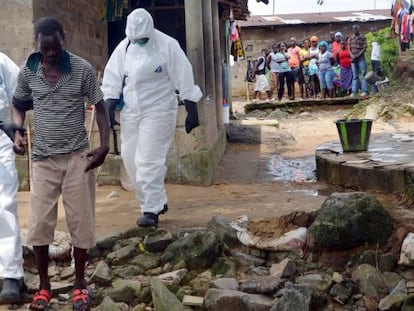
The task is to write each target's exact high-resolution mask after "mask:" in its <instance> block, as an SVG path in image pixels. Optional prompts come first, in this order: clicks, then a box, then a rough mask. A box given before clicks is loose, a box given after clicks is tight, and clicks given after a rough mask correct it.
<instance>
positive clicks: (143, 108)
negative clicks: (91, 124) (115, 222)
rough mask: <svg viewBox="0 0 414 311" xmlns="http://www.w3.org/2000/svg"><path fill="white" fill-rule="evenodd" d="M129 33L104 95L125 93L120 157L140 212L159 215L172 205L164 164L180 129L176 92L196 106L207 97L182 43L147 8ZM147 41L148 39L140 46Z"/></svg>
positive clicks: (111, 65)
mask: <svg viewBox="0 0 414 311" xmlns="http://www.w3.org/2000/svg"><path fill="white" fill-rule="evenodd" d="M125 33H126V38H125V39H124V40H123V41H121V42H120V43H119V45H118V46H117V47H116V49H115V50H114V52H113V53H112V55H111V57H110V59H109V61H108V63H107V65H106V68H105V71H104V76H103V82H102V91H103V93H104V99H105V100H106V101H107V100H110V99H118V98H119V97H120V94H121V93H123V97H124V106H123V108H122V110H121V113H120V122H121V155H122V158H123V161H124V164H125V167H126V170H127V172H128V175H129V177H130V178H131V182H132V184H133V185H134V189H135V192H136V195H137V197H138V199H139V201H140V203H141V211H142V212H143V213H153V214H155V215H158V214H159V213H160V212H161V211H163V209H164V206H165V204H166V203H167V195H166V192H165V186H164V179H165V175H166V171H167V167H166V165H165V162H166V156H167V153H168V149H169V148H170V146H171V143H172V140H173V137H174V132H175V126H176V115H177V107H178V105H177V104H178V103H177V94H176V93H175V91H178V93H179V95H178V96H179V97H180V99H181V100H187V101H191V102H194V105H195V103H196V102H198V101H199V100H200V99H201V97H202V93H201V91H200V88H199V87H198V86H197V85H195V84H194V77H193V71H192V66H191V64H190V62H189V60H188V59H187V57H186V55H185V53H184V52H183V50H182V49H181V47H180V45H179V44H178V42H177V41H176V40H175V39H173V38H171V37H169V36H167V35H166V34H164V33H162V32H160V31H158V30H156V29H155V28H154V23H153V19H152V17H151V15H150V14H149V13H148V12H147V11H146V10H144V9H136V10H134V11H133V12H132V13H130V14H129V15H128V18H127V23H126V30H125ZM143 38H148V39H149V40H148V42H147V43H146V44H141V45H140V44H139V39H143ZM124 78H125V79H124ZM144 215H145V214H144Z"/></svg>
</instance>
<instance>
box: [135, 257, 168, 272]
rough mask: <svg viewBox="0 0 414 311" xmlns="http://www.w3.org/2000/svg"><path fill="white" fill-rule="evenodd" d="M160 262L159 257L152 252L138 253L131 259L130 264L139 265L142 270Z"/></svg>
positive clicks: (152, 267) (151, 267) (156, 265)
mask: <svg viewBox="0 0 414 311" xmlns="http://www.w3.org/2000/svg"><path fill="white" fill-rule="evenodd" d="M160 263H161V257H160V255H158V254H154V253H144V254H138V255H137V256H135V257H134V259H133V260H131V264H132V265H136V266H139V267H141V268H142V269H143V270H144V271H146V270H150V269H154V268H157V267H158V266H159V265H160Z"/></svg>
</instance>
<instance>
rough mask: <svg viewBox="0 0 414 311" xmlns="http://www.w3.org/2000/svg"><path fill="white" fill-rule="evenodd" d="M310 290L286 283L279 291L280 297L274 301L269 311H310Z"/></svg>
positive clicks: (309, 288) (305, 286)
mask: <svg viewBox="0 0 414 311" xmlns="http://www.w3.org/2000/svg"><path fill="white" fill-rule="evenodd" d="M311 298H312V288H311V287H310V286H309V285H297V284H292V283H290V282H288V283H287V284H286V287H285V288H284V289H283V290H281V297H279V298H277V299H276V300H275V303H274V304H273V306H272V308H271V309H270V311H285V310H289V311H290V310H295V311H309V310H311Z"/></svg>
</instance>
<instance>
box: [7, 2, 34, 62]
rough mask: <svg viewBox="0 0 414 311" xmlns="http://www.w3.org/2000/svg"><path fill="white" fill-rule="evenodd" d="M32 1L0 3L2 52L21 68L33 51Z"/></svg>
mask: <svg viewBox="0 0 414 311" xmlns="http://www.w3.org/2000/svg"><path fill="white" fill-rule="evenodd" d="M32 20H33V10H32V0H1V1H0V29H1V32H0V51H1V52H3V53H5V54H7V55H8V56H9V57H10V58H11V59H12V60H13V61H14V62H15V63H16V64H18V65H19V66H20V65H21V64H23V62H24V60H25V59H26V57H27V56H28V55H29V53H30V52H31V51H32V50H33V31H32V29H33V27H32Z"/></svg>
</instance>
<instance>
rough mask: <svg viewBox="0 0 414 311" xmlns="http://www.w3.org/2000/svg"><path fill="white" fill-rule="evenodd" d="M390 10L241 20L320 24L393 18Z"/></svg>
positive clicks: (249, 24)
mask: <svg viewBox="0 0 414 311" xmlns="http://www.w3.org/2000/svg"><path fill="white" fill-rule="evenodd" d="M390 14H391V13H390V10H366V11H349V12H324V13H302V14H278V15H260V16H259V15H258V16H250V17H248V18H247V20H246V21H240V22H239V23H238V24H239V26H240V27H267V26H274V25H278V26H280V25H297V24H320V23H339V22H361V23H362V22H371V21H378V20H391V19H392V17H391V15H390Z"/></svg>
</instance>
